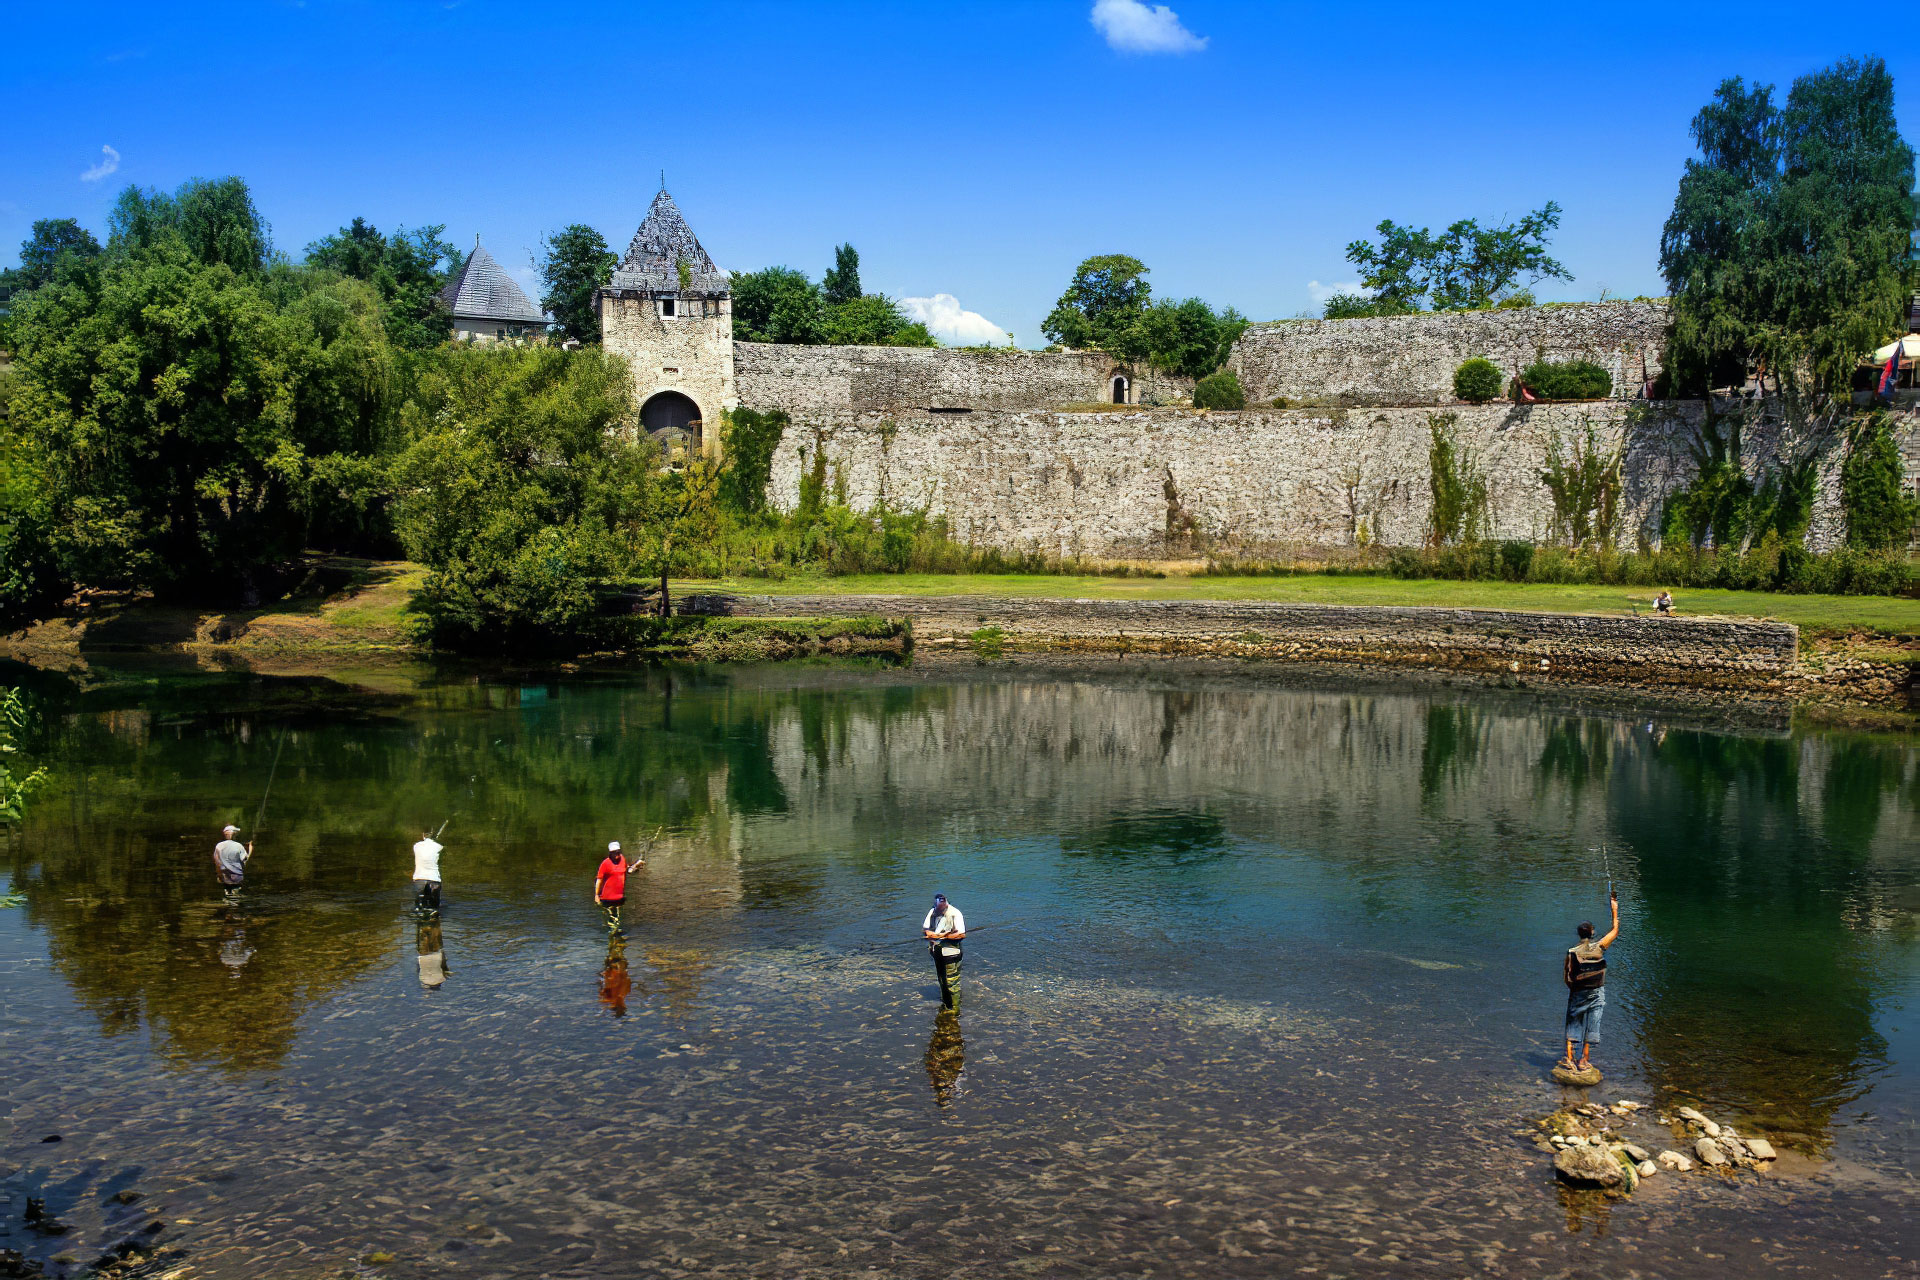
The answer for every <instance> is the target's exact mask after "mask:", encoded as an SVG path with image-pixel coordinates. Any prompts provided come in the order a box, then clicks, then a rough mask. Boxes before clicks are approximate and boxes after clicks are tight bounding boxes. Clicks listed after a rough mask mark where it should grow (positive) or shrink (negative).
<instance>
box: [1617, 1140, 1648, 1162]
mask: <svg viewBox="0 0 1920 1280" xmlns="http://www.w3.org/2000/svg"><path fill="white" fill-rule="evenodd" d="M1622 1149H1623V1150H1624V1151H1625V1152H1626V1153H1627V1154H1628V1155H1630V1156H1632V1157H1633V1162H1634V1163H1635V1164H1644V1163H1646V1162H1647V1161H1649V1160H1651V1159H1653V1155H1652V1153H1650V1152H1649V1151H1648V1150H1647V1149H1646V1148H1645V1147H1643V1146H1641V1145H1640V1144H1639V1143H1637V1142H1629V1143H1627V1144H1626V1145H1625V1146H1624V1147H1623V1148H1622Z"/></svg>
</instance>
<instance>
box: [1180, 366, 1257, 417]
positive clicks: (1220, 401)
mask: <svg viewBox="0 0 1920 1280" xmlns="http://www.w3.org/2000/svg"><path fill="white" fill-rule="evenodd" d="M1193 407H1194V408H1196V409H1244V408H1246V407H1247V393H1246V391H1245V390H1244V389H1243V388H1242V387H1241V386H1240V377H1239V375H1238V374H1236V373H1234V371H1233V370H1231V369H1222V370H1220V372H1218V373H1211V374H1208V375H1207V376H1206V377H1204V378H1202V379H1200V380H1199V381H1198V382H1196V383H1194V384H1193Z"/></svg>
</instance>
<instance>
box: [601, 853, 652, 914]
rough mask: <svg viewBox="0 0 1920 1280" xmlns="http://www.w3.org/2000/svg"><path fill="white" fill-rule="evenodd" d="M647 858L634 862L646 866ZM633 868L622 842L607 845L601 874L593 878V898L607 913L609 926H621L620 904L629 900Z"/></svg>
mask: <svg viewBox="0 0 1920 1280" xmlns="http://www.w3.org/2000/svg"><path fill="white" fill-rule="evenodd" d="M645 863H646V860H645V859H641V860H639V861H638V862H636V863H634V864H632V865H633V866H644V865H645ZM631 869H632V867H631V866H629V864H628V863H627V860H626V857H625V855H623V854H622V853H621V852H620V842H619V841H618V840H615V841H613V842H611V843H610V844H608V845H607V856H606V857H605V858H603V859H602V860H601V862H600V874H598V875H596V876H595V877H594V878H593V900H594V901H595V902H597V903H599V904H600V907H601V909H602V910H604V911H605V912H606V913H607V928H609V929H613V930H618V929H619V928H620V904H621V903H623V902H625V901H626V900H627V872H628V871H630V870H631Z"/></svg>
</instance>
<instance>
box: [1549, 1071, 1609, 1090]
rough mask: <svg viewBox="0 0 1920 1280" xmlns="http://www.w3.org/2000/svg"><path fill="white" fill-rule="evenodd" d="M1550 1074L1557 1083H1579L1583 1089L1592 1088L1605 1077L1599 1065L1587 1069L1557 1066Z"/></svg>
mask: <svg viewBox="0 0 1920 1280" xmlns="http://www.w3.org/2000/svg"><path fill="white" fill-rule="evenodd" d="M1550 1074H1551V1075H1552V1076H1553V1079H1554V1083H1556V1084H1570V1085H1577V1086H1579V1087H1580V1088H1583V1089H1585V1088H1592V1087H1593V1086H1594V1085H1596V1084H1599V1083H1600V1081H1601V1080H1602V1079H1603V1077H1602V1076H1601V1074H1600V1068H1598V1067H1588V1068H1587V1069H1586V1070H1585V1071H1569V1070H1567V1069H1566V1068H1565V1067H1555V1068H1554V1069H1553V1071H1552V1072H1551V1073H1550Z"/></svg>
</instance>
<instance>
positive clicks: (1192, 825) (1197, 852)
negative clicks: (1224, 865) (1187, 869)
mask: <svg viewBox="0 0 1920 1280" xmlns="http://www.w3.org/2000/svg"><path fill="white" fill-rule="evenodd" d="M1060 849H1061V851H1062V852H1063V853H1066V854H1069V855H1071V856H1073V857H1083V858H1153V859H1163V860H1165V861H1168V862H1172V863H1176V864H1178V863H1187V862H1200V861H1205V860H1207V859H1211V858H1217V857H1219V856H1220V855H1221V854H1223V853H1225V852H1226V851H1227V829H1226V824H1225V823H1223V822H1222V821H1221V820H1220V819H1219V818H1216V817H1214V816H1213V815H1212V814H1210V813H1204V812H1201V811H1199V810H1193V809H1145V810H1141V811H1139V812H1135V813H1117V814H1114V815H1113V816H1112V817H1110V818H1108V819H1107V820H1106V821H1105V822H1103V823H1101V824H1100V825H1099V826H1097V827H1091V828H1088V829H1085V830H1082V831H1079V832H1077V833H1075V834H1072V835H1065V836H1062V837H1061V838H1060Z"/></svg>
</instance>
